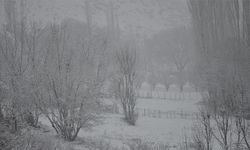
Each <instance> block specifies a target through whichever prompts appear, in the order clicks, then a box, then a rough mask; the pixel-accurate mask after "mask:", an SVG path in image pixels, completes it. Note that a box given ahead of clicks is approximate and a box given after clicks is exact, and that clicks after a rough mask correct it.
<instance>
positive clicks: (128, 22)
mask: <svg viewBox="0 0 250 150" xmlns="http://www.w3.org/2000/svg"><path fill="white" fill-rule="evenodd" d="M110 2H112V3H113V5H114V8H115V14H117V15H118V19H119V24H120V28H121V29H122V31H126V32H127V31H129V32H138V33H139V34H140V36H144V37H145V36H147V35H151V34H152V33H156V32H159V31H160V30H162V29H168V28H174V27H177V26H183V25H185V26H186V25H189V24H190V23H189V22H190V16H189V11H188V7H187V4H186V0H90V5H91V10H92V14H93V22H94V24H95V25H98V26H103V25H106V13H107V8H108V7H109V6H108V4H110ZM27 3H29V5H28V6H29V7H30V8H29V13H28V14H29V15H30V17H32V18H35V19H36V21H40V22H45V21H46V22H47V21H53V20H56V21H60V20H62V19H65V18H75V19H77V20H79V21H85V18H86V17H85V11H84V8H85V5H84V4H85V1H84V0H27Z"/></svg>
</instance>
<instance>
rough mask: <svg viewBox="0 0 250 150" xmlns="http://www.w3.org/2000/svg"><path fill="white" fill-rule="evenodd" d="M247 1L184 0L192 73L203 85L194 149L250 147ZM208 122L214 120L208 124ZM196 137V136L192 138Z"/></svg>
mask: <svg viewBox="0 0 250 150" xmlns="http://www.w3.org/2000/svg"><path fill="white" fill-rule="evenodd" d="M249 4H250V2H249V0H221V1H218V0H189V1H188V5H189V9H190V12H191V15H192V25H193V32H194V36H195V42H196V43H195V44H196V51H195V55H196V65H195V68H194V73H195V74H194V76H195V77H196V82H197V85H199V87H200V88H201V89H202V90H203V91H206V92H204V97H203V101H204V102H203V104H204V106H205V109H204V108H203V109H202V110H203V111H202V113H201V127H202V134H200V136H195V137H196V138H195V141H198V142H197V143H203V144H199V145H202V146H198V149H206V150H211V149H213V146H212V141H213V139H215V141H217V143H219V145H220V146H221V148H222V149H224V150H230V149H250V146H249V141H250V136H249V135H250V131H249V121H248V120H249V109H248V108H249V106H250V105H249V96H250V95H249V93H250V88H249V87H250V84H249V81H250V78H249V77H250V69H249V64H250V59H249V58H250V50H249V49H250V47H249V46H250V41H249V39H250V36H249V35H250V34H249V33H250V26H249V25H250V18H249V15H250V14H249V11H250V10H249V8H250V5H249ZM211 122H213V123H211ZM197 137H198V138H197Z"/></svg>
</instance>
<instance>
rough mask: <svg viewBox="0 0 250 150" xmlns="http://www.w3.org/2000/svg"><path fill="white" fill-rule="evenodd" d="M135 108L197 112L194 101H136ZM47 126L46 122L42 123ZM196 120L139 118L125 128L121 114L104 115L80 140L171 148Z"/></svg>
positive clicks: (83, 131)
mask: <svg viewBox="0 0 250 150" xmlns="http://www.w3.org/2000/svg"><path fill="white" fill-rule="evenodd" d="M138 108H148V109H154V110H156V109H159V110H162V111H169V110H174V111H181V110H183V111H197V101H173V100H158V99H139V100H138ZM43 122H44V123H46V124H48V125H49V122H48V121H46V120H44V121H43ZM194 122H195V120H192V119H180V118H153V117H147V116H139V118H138V120H137V123H136V125H135V126H130V125H128V124H127V123H126V122H125V121H124V120H123V116H122V114H111V113H106V114H103V118H102V119H101V121H100V123H99V124H97V125H96V126H94V127H93V128H92V129H91V130H84V129H82V130H81V131H80V133H79V137H82V138H90V139H104V140H106V141H109V142H110V143H111V144H112V145H113V146H115V147H122V146H123V145H124V141H129V140H134V139H141V140H142V141H145V142H155V143H161V144H168V145H170V146H171V147H174V146H177V145H178V144H179V143H181V142H183V138H184V136H187V137H190V135H191V131H192V130H191V129H192V126H193V123H194Z"/></svg>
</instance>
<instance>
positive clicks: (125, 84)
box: [116, 45, 137, 125]
mask: <svg viewBox="0 0 250 150" xmlns="http://www.w3.org/2000/svg"><path fill="white" fill-rule="evenodd" d="M136 59H137V58H136V50H135V49H134V48H133V47H130V46H129V45H126V46H125V47H123V48H122V49H121V50H120V51H118V52H117V53H116V60H117V65H118V79H117V80H118V81H117V84H118V88H117V91H116V94H117V96H118V98H119V99H120V100H121V104H122V108H123V112H124V115H125V120H126V121H127V122H128V123H129V124H131V125H135V122H136V119H137V114H136V112H135V106H136V91H135V90H136V89H135V79H136Z"/></svg>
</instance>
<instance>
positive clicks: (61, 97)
mask: <svg viewBox="0 0 250 150" xmlns="http://www.w3.org/2000/svg"><path fill="white" fill-rule="evenodd" d="M50 33H51V34H50V36H49V41H51V43H50V44H49V47H48V48H49V49H50V51H47V54H46V56H47V57H45V59H46V62H45V61H44V71H45V73H44V77H43V84H45V86H44V88H43V92H41V93H40V94H39V95H38V96H39V97H40V99H42V100H40V101H39V102H41V103H40V104H39V105H38V106H40V109H41V111H42V112H43V113H44V114H45V116H46V117H47V118H48V120H49V121H50V123H51V125H52V127H53V128H54V129H55V131H56V132H57V134H59V135H60V136H62V137H63V138H64V139H66V140H69V141H73V140H75V138H76V137H77V135H78V133H79V131H80V129H81V128H83V127H90V126H91V124H92V123H93V121H95V119H96V112H97V110H98V109H96V108H95V107H97V106H96V104H97V103H96V102H97V98H98V94H99V92H98V91H99V84H98V82H99V81H97V80H96V76H95V72H96V70H95V66H94V65H93V64H92V63H91V62H90V61H91V59H87V58H86V57H91V56H90V55H89V54H88V55H87V56H86V57H84V58H83V55H79V53H81V52H79V51H77V50H74V49H70V47H68V42H69V38H68V37H69V36H68V33H67V31H66V30H65V27H63V26H59V25H55V24H53V25H52V26H51V32H50ZM85 54H86V53H85ZM77 56H80V57H77ZM73 58H74V59H73ZM82 59H86V60H85V61H82ZM80 67H83V68H82V69H80ZM79 69H80V70H82V72H79Z"/></svg>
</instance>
